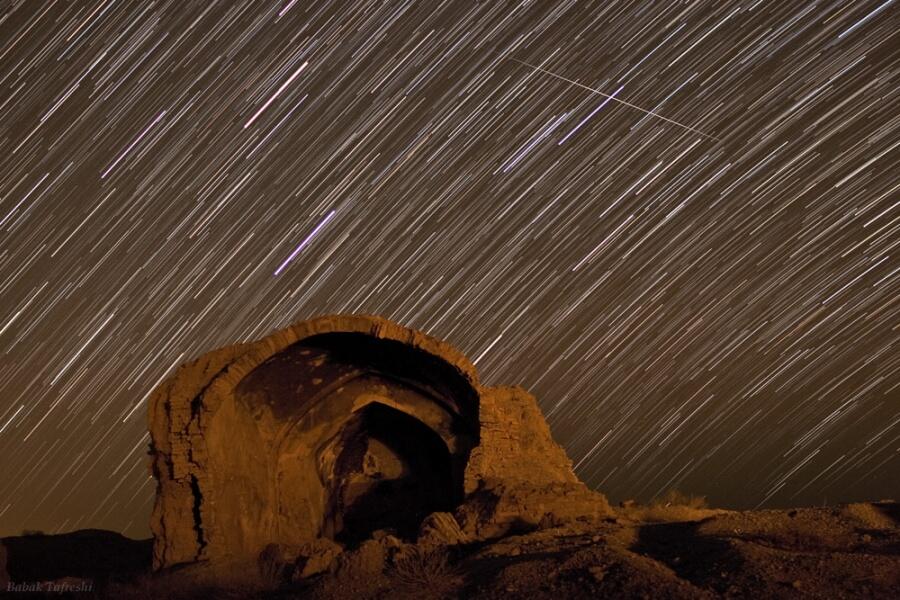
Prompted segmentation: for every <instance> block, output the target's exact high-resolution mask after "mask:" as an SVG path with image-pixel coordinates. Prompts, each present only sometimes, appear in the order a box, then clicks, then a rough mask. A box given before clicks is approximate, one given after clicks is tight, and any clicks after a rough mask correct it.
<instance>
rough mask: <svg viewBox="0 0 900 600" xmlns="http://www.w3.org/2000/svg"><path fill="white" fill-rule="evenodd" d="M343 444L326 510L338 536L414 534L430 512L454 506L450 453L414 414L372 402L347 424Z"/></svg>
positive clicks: (356, 538)
mask: <svg viewBox="0 0 900 600" xmlns="http://www.w3.org/2000/svg"><path fill="white" fill-rule="evenodd" d="M341 447H342V449H341V451H340V454H339V455H338V457H337V460H336V462H335V466H334V478H333V480H332V487H331V492H330V496H331V497H330V498H329V514H328V515H326V522H327V529H330V530H331V533H332V535H333V537H334V539H336V540H337V541H339V542H342V543H348V544H356V543H359V542H361V541H363V540H366V539H368V538H369V537H371V535H372V533H373V532H374V531H377V530H379V529H386V530H392V531H394V532H395V534H396V535H398V536H399V537H402V538H405V539H413V538H415V536H416V533H417V531H418V527H419V525H420V523H421V522H422V519H424V518H425V517H426V516H427V515H428V514H429V513H432V512H435V511H446V510H451V509H452V508H453V507H454V504H455V499H456V496H457V494H455V493H454V491H455V490H454V477H453V472H452V461H451V457H450V453H449V451H448V449H447V446H446V444H445V443H444V441H443V440H442V439H441V438H440V436H439V435H438V434H437V433H435V432H434V431H433V430H431V429H430V428H429V427H428V426H426V425H425V424H424V423H422V422H421V421H419V420H418V419H415V418H413V417H411V416H409V415H407V414H406V413H403V412H401V411H399V410H396V409H394V408H391V407H389V406H386V405H384V404H379V403H373V404H370V405H368V406H366V407H365V408H364V409H362V410H361V411H359V413H357V414H356V415H355V416H354V417H353V419H352V420H351V421H350V422H349V423H348V424H347V426H346V427H345V429H344V432H343V435H342V439H341Z"/></svg>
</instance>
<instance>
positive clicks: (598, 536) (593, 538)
mask: <svg viewBox="0 0 900 600" xmlns="http://www.w3.org/2000/svg"><path fill="white" fill-rule="evenodd" d="M591 541H592V542H594V543H595V544H596V543H597V542H602V541H603V536H602V535H595V536H594V537H592V538H591Z"/></svg>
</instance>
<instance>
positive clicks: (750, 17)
mask: <svg viewBox="0 0 900 600" xmlns="http://www.w3.org/2000/svg"><path fill="white" fill-rule="evenodd" d="M898 7H900V3H896V2H894V1H893V0H887V1H884V0H880V1H874V2H868V1H854V2H849V1H830V2H829V1H815V2H814V1H809V0H804V1H800V0H798V1H796V2H794V1H790V2H788V1H777V0H774V1H763V0H758V1H746V2H713V1H711V0H710V1H695V2H674V1H673V2H661V1H660V2H634V1H628V2H626V1H607V2H585V1H580V2H573V1H568V2H549V1H547V2H544V1H543V0H533V1H530V2H529V1H523V2H500V1H497V2H494V1H490V2H471V1H469V2H438V1H437V0H434V1H427V2H410V1H407V2H402V1H392V2H375V1H372V0H368V1H361V2H351V1H349V0H348V1H341V2H311V1H310V2H306V1H302V0H280V1H255V2H247V1H244V2H205V1H203V2H200V1H196V2H193V1H186V0H171V1H162V0H158V1H156V2H150V1H147V2H143V1H142V2H136V1H135V2H130V1H123V0H118V1H117V0H102V1H98V2H76V1H71V2H69V1H64V0H56V1H48V2H41V1H37V0H14V1H11V2H10V1H8V0H7V1H6V2H0V115H2V119H0V161H2V168H0V473H2V478H0V535H10V534H18V533H20V532H21V531H22V530H23V529H26V528H28V529H42V530H45V531H48V532H51V531H54V532H55V531H67V530H72V529H79V528H85V527H101V528H108V529H113V530H117V531H122V532H124V533H125V534H127V535H130V536H142V537H146V536H147V535H148V534H149V528H148V520H149V513H150V508H151V505H152V500H153V494H154V489H155V485H154V482H153V479H152V478H151V476H150V473H149V468H148V457H147V446H148V435H147V433H146V404H147V398H148V395H149V393H150V391H151V390H152V389H153V388H154V387H155V386H156V385H157V384H158V383H159V382H160V381H161V380H162V379H163V378H164V377H166V376H167V375H169V374H171V373H172V371H173V369H174V368H175V367H176V366H177V365H179V364H181V363H183V362H186V361H187V360H189V359H191V358H193V357H196V356H198V355H199V354H202V353H203V352H205V351H208V350H211V349H214V348H217V347H220V346H223V345H227V344H230V343H234V342H238V341H250V340H253V339H257V338H260V337H262V336H264V335H266V334H267V333H269V332H271V331H273V330H275V329H278V328H281V327H284V326H286V325H287V324H289V323H291V322H293V321H297V320H302V319H305V318H309V317H312V316H314V315H317V314H322V313H331V312H365V313H376V314H380V315H383V316H385V317H388V318H391V319H394V320H396V321H398V322H400V323H402V324H404V325H408V326H411V327H414V328H418V329H422V330H424V331H426V332H429V333H431V334H432V335H435V336H437V337H439V338H442V339H445V340H447V341H449V342H450V343H452V344H453V345H455V346H456V347H458V348H459V349H460V350H462V351H463V352H465V353H466V354H467V355H468V356H469V357H470V358H471V359H472V360H473V361H474V362H475V364H476V365H477V367H478V368H479V371H480V373H481V375H482V380H483V381H484V382H485V383H487V384H520V385H522V386H524V387H525V388H527V389H529V390H530V391H531V392H532V393H534V394H535V395H536V396H537V398H538V400H539V402H540V404H541V407H542V409H543V410H544V412H545V414H546V415H547V416H548V420H549V422H550V424H551V428H552V430H553V433H554V435H555V437H556V439H557V440H558V441H559V442H560V443H561V444H563V445H564V446H565V448H566V449H567V451H568V453H569V455H570V456H571V457H572V459H573V461H574V462H575V464H576V470H577V472H578V474H579V475H580V476H581V477H582V478H583V479H584V480H585V481H586V482H587V483H588V484H589V485H591V486H593V487H596V488H598V489H600V490H601V491H603V492H605V493H606V494H607V495H608V496H609V497H610V498H611V499H612V500H614V501H618V500H621V499H624V498H637V499H639V500H648V499H650V498H652V497H653V496H655V495H657V494H659V493H661V492H663V491H665V490H667V489H669V488H672V487H676V488H678V489H680V490H683V491H685V492H692V493H696V494H704V495H706V496H707V497H708V499H709V501H710V503H711V504H713V505H718V506H725V507H756V506H762V507H778V506H791V505H797V506H800V505H810V504H815V505H821V504H822V503H829V504H834V503H837V502H845V501H851V500H859V499H872V500H875V499H881V498H889V497H895V498H896V497H900V176H898V174H900V93H898V90H900V10H898Z"/></svg>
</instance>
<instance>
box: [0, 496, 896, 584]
mask: <svg viewBox="0 0 900 600" xmlns="http://www.w3.org/2000/svg"><path fill="white" fill-rule="evenodd" d="M448 523H449V525H448ZM425 529H426V531H424V532H423V535H422V536H420V539H419V542H418V543H416V544H412V543H406V542H404V541H402V540H400V539H398V538H396V537H394V536H392V535H390V534H389V533H387V532H379V533H378V534H377V535H376V536H375V537H377V538H378V539H372V540H369V541H366V542H364V543H362V544H361V545H359V546H358V547H357V548H353V549H344V548H340V547H337V546H335V545H331V544H329V543H324V544H319V545H318V546H317V548H315V549H312V550H309V551H307V552H301V553H302V554H303V556H300V557H298V556H295V555H292V554H291V553H290V551H288V550H285V549H279V548H270V549H269V550H270V551H269V552H267V553H265V555H264V557H263V558H262V559H261V560H260V562H259V564H258V565H256V566H255V569H254V567H246V566H245V567H244V568H243V570H241V569H237V568H236V569H235V571H234V573H233V575H234V577H235V580H242V583H232V584H228V583H224V582H222V581H218V582H215V581H212V582H211V581H209V580H208V579H207V580H204V578H203V577H202V575H201V574H200V573H201V572H199V571H198V570H197V569H189V570H187V571H171V572H167V573H157V574H150V573H149V572H148V571H149V568H148V567H149V546H148V544H147V542H135V541H132V540H126V539H125V538H121V537H120V536H119V537H111V536H114V535H116V534H109V533H108V532H93V535H86V534H83V535H82V536H81V538H79V537H78V536H77V535H76V534H68V537H66V536H26V538H23V537H18V538H6V539H4V540H3V547H4V548H5V563H6V570H5V573H0V577H3V576H4V575H6V576H7V577H8V579H10V580H11V581H12V582H13V584H15V582H21V581H32V582H33V581H37V580H40V579H41V578H42V573H44V574H47V575H48V576H46V577H44V578H45V579H54V580H55V581H57V582H67V583H68V585H70V586H76V585H78V583H79V582H80V581H90V582H91V584H92V585H91V589H90V590H87V591H85V590H84V589H83V588H84V587H85V586H82V591H78V590H77V588H70V589H75V590H76V591H73V592H71V593H70V594H68V595H70V596H71V597H77V598H88V597H98V598H208V597H218V598H284V599H287V598H457V597H464V598H485V599H487V598H527V599H529V600H534V599H538V598H552V599H554V600H559V599H562V598H654V599H655V598H720V597H723V598H900V504H897V503H894V502H880V503H860V504H850V505H844V506H840V507H833V508H832V507H829V508H802V509H795V510H764V511H720V510H708V509H698V508H692V507H689V506H666V505H656V506H652V507H642V506H639V505H628V506H626V507H620V508H618V509H616V512H615V516H614V517H609V518H607V519H605V520H603V521H601V522H595V523H586V522H579V521H572V522H568V523H564V524H559V523H551V522H547V523H542V524H541V525H540V526H539V527H537V528H535V529H532V530H531V531H522V532H520V533H519V534H517V535H507V536H505V537H503V538H499V539H495V540H490V541H481V542H477V543H476V542H472V543H466V542H465V540H462V539H454V535H455V534H454V531H456V530H455V529H454V528H453V524H452V522H450V521H447V522H445V521H442V520H441V519H433V520H432V521H431V522H430V529H429V528H428V527H426V528H425ZM101 534H102V535H101ZM23 540H25V541H23ZM91 540H92V541H91ZM454 542H459V543H454ZM98 543H99V545H98ZM41 544H43V545H44V547H45V548H49V549H50V550H49V552H50V555H47V554H44V555H42V554H40V552H39V549H40V545H41ZM79 544H80V546H79ZM85 544H88V545H90V544H93V546H92V548H93V550H91V549H88V550H84V549H85V548H86V547H87V546H85ZM79 548H81V550H79ZM104 548H106V549H107V550H106V551H104V550H103V549H104ZM109 549H113V551H112V552H110V551H109ZM66 552H68V553H69V554H70V556H69V558H68V559H66V560H63V559H64V557H65V556H66ZM87 552H90V555H91V556H94V557H97V556H100V555H99V554H97V552H101V553H103V552H105V554H104V558H103V560H99V561H98V560H97V559H96V558H95V560H93V561H91V560H85V557H86V556H88V554H87ZM54 553H55V554H54ZM51 555H52V556H51ZM41 556H44V557H46V560H45V559H42V558H41ZM79 556H80V557H81V558H77V557H79ZM0 558H3V556H2V555H0ZM48 561H49V562H48ZM67 561H68V566H67V567H66V566H65V564H64V563H66V562H67ZM0 564H2V563H0ZM49 566H53V569H50V570H48V567H49ZM254 570H255V571H256V572H252V571H254ZM9 585H10V584H7V583H5V581H4V586H3V588H4V590H6V589H14V588H9V587H8V586H9ZM7 593H9V592H7ZM24 595H25V594H24V593H23V596H24ZM65 595H67V594H59V593H55V594H54V597H64V596H65ZM27 596H28V597H32V598H33V597H35V593H34V592H33V591H29V592H28V593H27Z"/></svg>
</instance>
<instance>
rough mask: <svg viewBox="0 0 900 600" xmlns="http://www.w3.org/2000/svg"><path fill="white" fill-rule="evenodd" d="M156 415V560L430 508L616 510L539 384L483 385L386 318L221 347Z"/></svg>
mask: <svg viewBox="0 0 900 600" xmlns="http://www.w3.org/2000/svg"><path fill="white" fill-rule="evenodd" d="M149 417H150V434H151V440H152V446H151V455H152V470H153V474H154V476H155V477H156V479H157V493H156V503H155V506H154V510H153V515H152V523H151V528H152V531H153V535H154V548H153V559H154V567H155V568H162V567H170V566H173V565H177V564H182V563H195V562H206V563H209V564H216V563H222V564H224V563H226V562H228V561H230V560H232V559H240V558H241V557H250V558H255V557H257V556H259V555H260V553H261V552H262V551H263V550H264V549H266V548H267V547H272V545H273V544H274V545H281V546H292V545H293V546H297V545H300V544H304V543H310V542H314V541H316V540H323V539H325V540H329V541H328V543H332V542H333V543H334V544H335V545H336V546H352V545H357V544H359V543H361V542H363V541H365V540H367V539H369V538H370V537H371V536H372V534H373V533H375V532H376V531H379V530H382V531H389V532H391V533H392V535H395V536H397V537H398V538H400V539H406V540H415V539H416V536H420V537H421V536H422V535H423V529H422V528H423V527H424V525H423V521H424V522H427V523H428V524H430V525H429V526H430V527H432V529H433V528H434V524H438V525H440V524H441V523H443V525H440V527H443V528H444V529H445V530H446V529H447V526H446V523H448V522H450V523H452V525H451V526H450V529H452V530H458V532H459V535H460V536H464V537H465V538H466V539H473V540H474V539H486V538H490V537H495V536H498V535H503V534H505V533H507V532H509V531H510V530H512V529H514V528H515V527H520V526H522V525H523V524H524V525H528V524H532V525H536V524H537V523H539V522H541V521H542V520H543V521H544V522H546V521H547V520H548V519H550V520H555V521H565V520H567V519H568V520H573V519H594V518H598V517H602V516H603V515H605V514H607V511H608V505H607V504H606V500H605V498H604V497H603V496H602V495H601V494H598V493H596V492H593V491H590V490H589V489H588V488H587V487H586V486H584V484H582V483H581V482H580V481H579V480H578V479H577V478H576V477H575V475H574V474H573V472H572V469H571V462H570V461H569V459H568V458H567V457H566V455H565V452H564V451H563V449H562V448H561V447H559V446H558V445H557V444H556V443H554V442H553V440H552V438H551V436H550V431H549V428H548V427H547V424H546V422H545V421H544V419H543V417H542V415H541V413H540V410H539V408H538V406H537V403H536V402H535V400H534V398H533V397H532V396H531V395H529V394H528V393H527V392H525V391H524V390H522V389H521V388H517V387H482V386H481V385H480V384H479V382H478V375H477V373H476V370H475V367H474V366H473V365H472V364H471V363H470V362H469V361H468V360H467V359H466V358H465V357H464V356H463V355H462V354H460V353H459V352H458V351H456V350H455V349H453V348H452V347H451V346H450V345H448V344H446V343H444V342H442V341H440V340H437V339H434V338H432V337H430V336H428V335H425V334H423V333H421V332H418V331H413V330H410V329H407V328H405V327H402V326H400V325H397V324H396V323H392V322H390V321H388V320H385V319H382V318H379V317H374V316H351V315H336V316H324V317H319V318H315V319H312V320H308V321H303V322H300V323H297V324H295V325H292V326H290V327H288V328H286V329H283V330H281V331H278V332H276V333H274V334H272V335H270V336H268V337H266V338H264V339H262V340H259V341H257V342H253V343H249V344H241V345H235V346H230V347H226V348H222V349H219V350H215V351H213V352H210V353H208V354H206V355H204V356H202V357H200V358H199V359H197V360H195V361H193V362H191V363H188V364H185V365H183V366H182V367H180V368H179V370H178V371H177V372H176V373H175V374H174V375H173V376H172V377H171V378H170V379H168V380H167V381H166V382H164V383H163V384H162V385H161V386H160V387H159V388H158V389H157V390H156V391H155V393H154V394H153V396H152V399H151V402H150V414H149ZM433 513H437V515H434V514H433ZM429 515H432V516H431V517H429ZM426 517H427V519H426ZM457 526H458V527H457ZM440 527H439V528H440ZM426 529H427V527H426ZM431 534H432V535H433V531H432V532H431Z"/></svg>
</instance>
